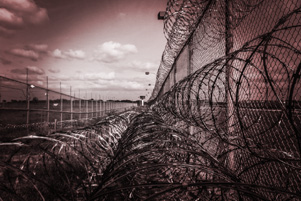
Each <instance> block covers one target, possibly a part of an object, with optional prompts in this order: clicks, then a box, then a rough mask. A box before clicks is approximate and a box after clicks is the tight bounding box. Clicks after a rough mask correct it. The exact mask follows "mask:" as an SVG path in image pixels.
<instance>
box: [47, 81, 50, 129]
mask: <svg viewBox="0 0 301 201" xmlns="http://www.w3.org/2000/svg"><path fill="white" fill-rule="evenodd" d="M46 83H47V89H46V100H47V124H49V109H50V107H49V90H48V76H47V77H46Z"/></svg>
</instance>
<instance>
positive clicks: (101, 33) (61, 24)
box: [0, 0, 167, 100]
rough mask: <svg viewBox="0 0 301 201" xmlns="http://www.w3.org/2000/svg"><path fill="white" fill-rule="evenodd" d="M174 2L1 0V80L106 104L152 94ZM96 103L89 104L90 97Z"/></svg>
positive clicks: (165, 0)
mask: <svg viewBox="0 0 301 201" xmlns="http://www.w3.org/2000/svg"><path fill="white" fill-rule="evenodd" d="M166 3H167V0H126V1H125V0H0V44H1V46H0V75H2V76H6V77H9V78H13V79H17V80H23V81H24V80H25V78H26V70H25V69H26V68H28V71H29V80H30V83H32V84H35V85H39V86H43V87H45V86H46V76H48V80H49V88H51V89H54V90H59V86H60V82H61V85H62V90H63V92H64V93H69V91H70V86H72V91H73V92H74V93H75V95H76V96H78V94H79V91H81V98H85V94H89V95H88V98H90V97H91V92H92V93H93V96H94V97H99V96H100V97H101V98H103V99H108V98H115V99H132V100H136V99H138V96H140V95H145V94H146V93H147V91H146V89H148V91H150V90H151V87H150V86H149V84H151V85H152V86H153V84H154V82H155V75H154V74H150V75H148V76H147V75H145V73H144V72H145V71H149V72H151V73H156V71H157V69H158V67H159V63H160V60H161V55H162V52H163V50H164V46H165V43H166V40H165V38H164V35H163V21H162V20H157V13H158V12H159V11H164V10H165V8H166ZM89 96H90V97H89Z"/></svg>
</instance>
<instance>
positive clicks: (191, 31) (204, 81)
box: [150, 0, 301, 200]
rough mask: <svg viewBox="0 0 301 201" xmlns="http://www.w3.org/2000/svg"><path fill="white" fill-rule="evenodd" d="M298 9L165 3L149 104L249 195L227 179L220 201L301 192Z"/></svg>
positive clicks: (261, 3) (287, 4) (259, 0)
mask: <svg viewBox="0 0 301 201" xmlns="http://www.w3.org/2000/svg"><path fill="white" fill-rule="evenodd" d="M300 8H301V2H300V1H294V0H293V1H280V0H276V1H267V0H266V1H265V0H254V1H238V0H225V1H216V0H215V1H214V0H212V1H185V0H183V1H176V0H174V1H172V0H170V1H169V3H168V7H167V10H166V15H165V27H164V32H165V34H166V38H167V41H168V42H167V45H166V49H165V51H164V53H163V56H162V61H161V65H160V67H159V70H158V74H157V82H156V85H155V88H154V91H153V94H152V97H151V99H150V102H152V103H153V105H152V108H153V110H154V111H156V112H157V113H159V114H160V115H161V116H163V117H165V121H167V122H170V124H172V125H173V126H176V127H177V128H180V129H184V130H186V131H189V132H190V133H191V135H193V136H194V137H195V136H199V138H200V139H203V138H205V139H206V142H207V143H208V144H210V145H207V146H206V149H207V152H208V153H209V154H211V155H213V156H215V157H216V158H218V159H219V162H220V164H222V166H223V168H226V169H227V171H229V173H230V172H231V174H233V176H234V177H235V179H237V181H239V183H240V185H242V186H243V185H247V186H248V190H247V191H248V192H250V193H251V192H252V193H254V195H251V196H250V195H247V196H246V194H245V193H244V192H243V190H242V189H240V190H239V189H236V187H235V185H234V186H233V188H230V189H232V191H231V190H230V191H228V190H229V189H228V190H227V191H228V192H227V193H228V195H226V194H225V196H226V197H227V199H230V198H231V199H234V200H236V199H239V198H243V199H244V200H248V199H255V198H256V197H257V196H258V197H257V198H259V199H262V200H265V199H267V200H285V199H293V200H294V199H298V198H297V197H295V195H297V194H300V192H301V186H300V183H301V175H300V168H301V163H300V161H301V160H300V156H301V133H300V130H301V124H300V120H301V113H300V112H301V96H300V94H301V93H300V88H301V84H300V71H301V64H300V62H301V57H300V55H301V50H300V44H301V40H300V39H301V37H300V35H301V34H300V32H301V29H300V28H301V20H300V12H301V10H300ZM201 141H202V140H201ZM209 142H211V143H209ZM202 146H203V145H202ZM208 168H213V167H212V166H211V165H208ZM213 172H214V171H213ZM209 175H211V176H212V178H210V181H212V182H219V181H225V180H224V179H223V178H221V177H219V176H215V175H214V174H209ZM225 182H226V183H227V182H228V183H229V181H225ZM230 183H231V182H230ZM223 188H224V190H225V188H226V187H221V189H220V190H221V191H223ZM229 193H230V194H231V195H229ZM215 195H216V194H215ZM220 195H222V193H221V194H220ZM253 196H254V197H253ZM250 197H252V198H250ZM257 198H256V199H257Z"/></svg>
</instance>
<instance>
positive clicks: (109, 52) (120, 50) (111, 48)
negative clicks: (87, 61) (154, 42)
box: [94, 41, 138, 63]
mask: <svg viewBox="0 0 301 201" xmlns="http://www.w3.org/2000/svg"><path fill="white" fill-rule="evenodd" d="M137 52H138V50H137V48H136V46H135V45H132V44H125V45H122V44H120V43H117V42H113V41H109V42H105V43H103V44H102V45H100V46H98V48H97V50H95V55H94V59H95V60H97V61H102V62H105V63H113V62H116V61H120V60H122V59H124V58H125V56H126V55H129V54H135V53H137Z"/></svg>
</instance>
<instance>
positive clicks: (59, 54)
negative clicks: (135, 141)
mask: <svg viewBox="0 0 301 201" xmlns="http://www.w3.org/2000/svg"><path fill="white" fill-rule="evenodd" d="M52 56H53V57H55V58H59V59H65V58H67V56H66V55H64V54H63V52H62V51H61V50H59V49H55V50H54V51H53V52H52Z"/></svg>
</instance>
